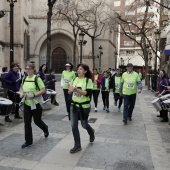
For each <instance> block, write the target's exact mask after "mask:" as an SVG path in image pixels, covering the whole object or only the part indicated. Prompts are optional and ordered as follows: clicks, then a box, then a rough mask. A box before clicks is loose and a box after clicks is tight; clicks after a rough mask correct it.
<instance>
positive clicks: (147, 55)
mask: <svg viewBox="0 0 170 170" xmlns="http://www.w3.org/2000/svg"><path fill="white" fill-rule="evenodd" d="M146 58H147V61H148V58H149V45H148V44H146ZM146 68H147V69H146V70H147V85H148V90H149V89H150V72H149V69H148V68H149V67H148V66H147V67H146Z"/></svg>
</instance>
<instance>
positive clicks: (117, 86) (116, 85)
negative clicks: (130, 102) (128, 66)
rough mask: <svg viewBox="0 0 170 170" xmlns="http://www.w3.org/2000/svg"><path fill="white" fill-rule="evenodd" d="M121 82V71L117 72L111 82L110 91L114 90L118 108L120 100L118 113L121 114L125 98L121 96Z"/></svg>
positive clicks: (115, 103)
mask: <svg viewBox="0 0 170 170" xmlns="http://www.w3.org/2000/svg"><path fill="white" fill-rule="evenodd" d="M120 82H121V71H120V69H117V70H116V73H115V75H114V76H113V77H111V80H110V85H109V86H110V90H113V95H114V105H115V106H117V102H118V100H119V105H118V112H121V105H122V101H123V96H121V95H120Z"/></svg>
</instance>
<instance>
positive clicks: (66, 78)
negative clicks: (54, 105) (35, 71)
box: [61, 63, 76, 116]
mask: <svg viewBox="0 0 170 170" xmlns="http://www.w3.org/2000/svg"><path fill="white" fill-rule="evenodd" d="M75 77H76V76H75V72H74V71H73V65H72V64H71V63H67V64H66V65H65V70H64V71H63V72H62V76H61V86H62V88H63V92H64V98H65V103H66V108H67V113H66V115H67V116H68V115H69V116H70V105H71V99H72V94H68V84H69V83H70V82H71V81H72V80H73V79H74V78H75Z"/></svg>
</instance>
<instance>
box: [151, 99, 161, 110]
mask: <svg viewBox="0 0 170 170" xmlns="http://www.w3.org/2000/svg"><path fill="white" fill-rule="evenodd" d="M152 104H153V106H154V107H155V109H156V110H157V111H161V110H162V107H161V102H160V100H159V98H156V99H154V100H153V101H152Z"/></svg>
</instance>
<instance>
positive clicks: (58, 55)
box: [51, 47, 67, 73]
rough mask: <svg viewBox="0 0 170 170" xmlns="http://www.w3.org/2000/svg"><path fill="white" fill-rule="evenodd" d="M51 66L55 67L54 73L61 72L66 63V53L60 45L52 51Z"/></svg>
mask: <svg viewBox="0 0 170 170" xmlns="http://www.w3.org/2000/svg"><path fill="white" fill-rule="evenodd" d="M51 62H52V63H51V66H52V68H54V69H55V71H56V73H62V71H63V70H64V69H65V64H66V63H67V54H66V52H65V50H64V49H63V48H61V47H57V48H56V49H55V50H54V51H53V53H52V60H51Z"/></svg>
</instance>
